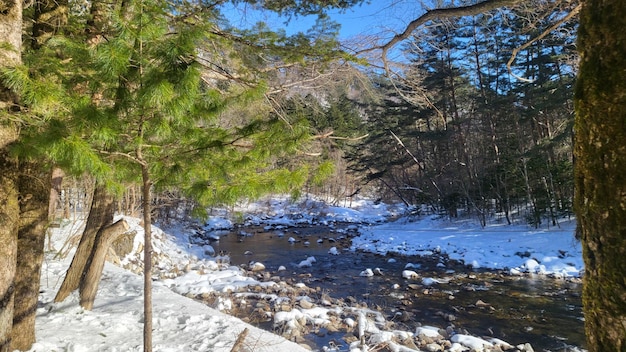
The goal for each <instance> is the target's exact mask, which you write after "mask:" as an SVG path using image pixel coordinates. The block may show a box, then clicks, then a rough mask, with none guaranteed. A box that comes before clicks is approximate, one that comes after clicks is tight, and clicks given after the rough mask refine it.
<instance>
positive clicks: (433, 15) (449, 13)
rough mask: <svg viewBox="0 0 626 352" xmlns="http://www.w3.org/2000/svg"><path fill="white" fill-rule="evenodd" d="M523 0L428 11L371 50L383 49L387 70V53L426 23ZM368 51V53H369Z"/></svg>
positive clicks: (492, 0) (497, 0)
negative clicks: (400, 31)
mask: <svg viewBox="0 0 626 352" xmlns="http://www.w3.org/2000/svg"><path fill="white" fill-rule="evenodd" d="M522 1H523V0H485V1H481V2H479V3H476V4H473V5H468V6H457V7H448V8H440V9H433V10H428V11H426V12H425V13H424V14H423V15H421V16H420V17H418V18H416V19H414V20H413V21H411V22H410V23H409V24H408V25H407V26H406V28H405V29H404V31H403V32H402V33H399V34H396V35H395V36H393V38H391V40H389V41H388V42H387V43H385V44H383V45H382V46H380V47H378V48H372V49H369V50H375V49H381V50H382V54H381V55H382V59H383V63H384V66H385V68H387V66H388V64H387V53H388V52H389V50H390V49H391V48H393V47H394V46H395V45H396V44H398V43H399V42H401V41H403V40H405V39H408V38H409V37H410V36H411V34H412V33H413V32H414V31H415V30H416V29H417V28H418V27H420V26H421V25H423V24H424V23H426V22H428V21H431V20H434V19H442V18H452V17H461V16H473V15H478V14H480V13H484V12H487V11H491V10H494V9H498V8H502V7H510V6H513V5H516V4H518V3H521V2H522ZM369 50H368V51H369Z"/></svg>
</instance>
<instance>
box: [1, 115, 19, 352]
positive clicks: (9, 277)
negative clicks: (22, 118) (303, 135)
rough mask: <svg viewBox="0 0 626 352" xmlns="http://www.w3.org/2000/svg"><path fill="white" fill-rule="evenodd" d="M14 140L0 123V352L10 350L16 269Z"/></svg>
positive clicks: (17, 218) (16, 223) (11, 132)
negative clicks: (11, 148) (11, 146)
mask: <svg viewBox="0 0 626 352" xmlns="http://www.w3.org/2000/svg"><path fill="white" fill-rule="evenodd" d="M15 138H16V133H15V131H14V130H12V128H10V127H8V126H5V125H4V124H0V170H2V172H0V223H2V225H1V226H0V243H1V244H2V245H0V352H7V351H9V347H10V345H11V330H12V327H13V307H14V291H15V286H14V283H13V280H14V278H15V271H16V266H17V231H18V225H19V205H18V201H17V196H18V187H17V174H18V171H17V161H16V160H14V159H13V158H11V157H10V156H9V155H8V152H7V150H6V146H7V145H8V144H9V143H10V142H12V140H14V139H15Z"/></svg>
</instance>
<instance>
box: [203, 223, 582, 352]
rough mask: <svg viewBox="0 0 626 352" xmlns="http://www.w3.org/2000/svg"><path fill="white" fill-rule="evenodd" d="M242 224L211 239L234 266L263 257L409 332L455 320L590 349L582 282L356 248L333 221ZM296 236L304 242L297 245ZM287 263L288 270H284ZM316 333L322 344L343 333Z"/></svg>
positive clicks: (473, 330) (486, 331)
mask: <svg viewBox="0 0 626 352" xmlns="http://www.w3.org/2000/svg"><path fill="white" fill-rule="evenodd" d="M239 230H240V231H239V232H237V233H230V234H228V235H226V236H223V237H222V238H221V239H220V240H219V241H217V242H213V243H212V246H213V247H214V249H215V250H216V251H224V252H228V253H230V257H231V264H234V265H245V264H247V263H249V262H250V261H256V262H261V263H263V264H264V265H265V267H266V268H267V271H269V272H271V273H272V275H279V276H280V277H282V278H285V279H288V278H292V279H294V280H296V281H297V282H298V281H299V282H304V283H305V284H306V285H307V286H309V287H319V288H320V292H325V293H328V294H329V295H330V296H332V297H337V298H338V297H342V298H347V299H354V300H358V301H360V302H366V303H367V304H368V306H370V307H377V308H380V309H381V310H382V311H383V312H384V313H385V315H386V316H387V317H389V319H394V320H395V321H396V322H397V324H399V325H400V326H403V327H405V328H406V329H407V330H409V331H412V330H414V329H415V327H416V326H417V325H418V324H424V325H434V326H439V327H443V328H445V327H446V326H448V325H450V324H454V325H455V326H456V328H458V329H465V330H467V331H468V332H469V333H470V334H472V335H477V336H494V337H498V338H500V339H503V340H505V341H507V342H509V343H511V344H513V345H517V344H520V343H526V342H530V343H531V344H532V346H533V347H534V349H535V351H558V350H563V349H566V348H567V347H568V346H576V347H581V348H584V343H585V340H584V331H583V318H582V317H583V313H582V302H581V284H580V282H579V281H578V280H569V281H566V280H554V279H549V278H545V277H541V278H538V277H535V278H532V277H513V276H509V275H504V274H502V273H499V272H493V271H478V272H477V271H473V270H471V269H470V268H468V267H466V266H464V265H462V263H458V262H454V261H451V260H447V258H446V257H445V256H440V255H436V254H434V255H433V256H429V257H406V256H381V255H376V254H371V253H361V252H352V251H349V250H347V249H348V248H349V235H348V234H347V233H345V232H333V231H334V230H331V229H329V228H328V227H320V226H316V227H307V228H290V229H273V230H268V229H267V228H266V229H264V228H261V227H259V228H245V229H239ZM340 231H341V230H340ZM290 237H292V238H294V239H295V240H296V241H297V242H295V243H290V242H289V240H288V239H289V238H290ZM305 243H308V244H305ZM331 247H336V248H337V249H338V252H339V255H332V254H330V253H329V250H330V248H331ZM309 256H314V257H315V258H316V262H315V263H314V264H313V265H312V266H311V267H302V268H301V267H299V265H298V264H299V263H300V262H301V261H302V260H304V259H306V258H307V257H309ZM390 259H391V260H390ZM407 263H413V264H416V265H417V266H418V268H414V269H411V270H414V271H416V272H417V273H418V274H419V275H420V276H421V277H422V278H423V277H431V278H435V279H440V280H441V281H445V283H438V284H435V285H431V286H427V285H424V284H423V283H422V282H421V279H416V280H406V279H404V278H402V275H401V273H402V271H403V270H404V268H405V265H406V264H407ZM280 266H284V267H285V268H286V270H284V271H281V272H277V270H278V268H279V267H280ZM366 268H371V269H374V268H380V269H381V270H382V272H383V274H384V275H381V276H373V277H363V276H360V273H361V272H362V271H363V270H365V269H366ZM394 317H396V318H394ZM266 327H267V326H266ZM312 338H313V340H314V342H315V343H316V344H318V345H320V346H321V345H323V344H324V343H326V342H327V341H328V340H330V339H331V338H334V339H340V338H341V335H337V336H329V335H326V336H314V337H312Z"/></svg>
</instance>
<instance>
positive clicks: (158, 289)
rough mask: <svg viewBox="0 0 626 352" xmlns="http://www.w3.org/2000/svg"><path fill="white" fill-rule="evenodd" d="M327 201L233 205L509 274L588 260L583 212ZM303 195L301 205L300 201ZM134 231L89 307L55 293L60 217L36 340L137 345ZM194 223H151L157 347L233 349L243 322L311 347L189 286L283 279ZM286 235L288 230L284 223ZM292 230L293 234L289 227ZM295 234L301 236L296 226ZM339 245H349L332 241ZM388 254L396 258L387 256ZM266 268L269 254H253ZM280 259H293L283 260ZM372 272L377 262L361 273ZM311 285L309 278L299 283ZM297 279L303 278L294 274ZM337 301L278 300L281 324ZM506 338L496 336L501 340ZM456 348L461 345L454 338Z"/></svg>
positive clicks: (262, 343) (275, 221)
mask: <svg viewBox="0 0 626 352" xmlns="http://www.w3.org/2000/svg"><path fill="white" fill-rule="evenodd" d="M345 205H346V207H339V206H328V205H325V204H323V202H320V201H317V200H315V199H307V200H306V201H305V202H304V203H300V204H297V205H294V204H292V203H290V201H289V200H288V198H287V197H285V198H272V199H269V200H266V201H264V202H256V203H247V204H242V205H240V206H239V207H235V208H234V209H232V210H233V211H235V212H237V213H244V214H251V215H248V217H247V221H246V222H247V224H266V225H268V226H269V227H270V228H272V229H280V228H285V227H290V226H295V225H297V224H326V225H328V226H330V227H331V228H332V226H334V224H335V223H336V222H339V221H350V222H354V223H355V224H357V225H351V226H350V227H349V228H346V229H345V230H341V231H339V230H337V231H336V232H337V233H345V232H346V231H354V232H356V231H358V236H356V237H354V238H352V247H351V249H350V250H353V251H354V250H364V251H369V252H374V253H378V254H383V255H384V254H388V253H392V252H393V253H399V254H404V255H431V254H433V253H441V254H446V255H448V256H449V258H450V259H455V260H458V261H461V262H463V263H465V264H466V265H470V266H473V267H475V268H491V269H502V270H508V271H509V272H510V274H513V275H515V274H519V275H521V274H528V275H546V276H553V277H556V278H567V277H579V276H580V275H581V273H582V270H583V261H582V250H581V245H580V244H579V243H577V242H576V241H575V239H574V229H575V221H574V220H563V221H561V223H560V224H559V226H551V227H549V228H547V227H543V228H538V229H535V228H532V227H529V226H526V225H520V224H517V225H503V224H491V225H487V226H486V227H484V228H482V227H480V226H479V225H478V223H477V221H473V220H466V221H455V222H451V221H449V220H447V219H442V218H438V217H436V216H425V217H422V218H418V219H415V218H405V217H400V218H399V219H398V220H396V221H394V222H385V221H384V220H385V219H386V218H387V217H389V216H390V215H398V214H399V213H401V211H402V209H401V208H400V207H392V206H389V205H384V204H376V203H374V202H371V201H368V200H365V199H362V200H357V201H354V202H352V203H351V204H350V207H347V205H348V204H345ZM296 206H297V208H296ZM125 219H126V220H127V221H128V222H129V224H130V226H131V230H132V231H134V233H135V237H134V241H133V249H132V250H131V253H129V254H128V255H126V256H124V257H122V258H119V260H118V263H117V264H118V265H120V266H123V268H121V267H118V266H115V265H113V264H111V263H107V264H106V265H105V268H104V273H103V277H102V281H101V282H100V286H99V291H98V296H97V297H96V301H95V305H94V308H93V310H92V311H85V310H83V309H82V308H80V306H79V304H78V295H77V293H76V292H74V293H72V295H70V297H69V298H68V299H66V300H65V301H64V302H61V303H53V298H54V295H55V294H56V292H57V290H58V287H59V286H60V284H61V282H62V280H63V276H64V275H65V271H66V270H67V267H68V266H69V263H70V260H71V256H72V255H73V253H71V252H70V253H69V255H68V256H66V257H65V258H58V256H55V254H56V253H57V252H59V251H61V250H62V249H64V248H65V247H66V246H67V238H68V236H69V233H70V232H73V233H77V231H76V228H77V225H76V223H75V222H66V223H64V224H63V226H62V227H61V228H58V229H52V230H51V231H52V242H51V246H52V250H51V251H49V252H48V254H47V256H46V260H45V262H44V264H43V268H42V277H41V294H40V305H39V307H38V309H37V318H36V336H37V343H36V344H35V345H34V346H33V348H32V349H31V350H30V352H44V351H58V352H64V351H65V352H70V351H72V352H82V351H96V350H97V351H102V352H108V351H110V352H114V351H116V352H117V351H140V350H142V330H143V293H142V291H143V279H142V277H141V276H140V275H138V273H140V272H141V270H142V267H143V264H142V259H143V257H142V253H141V248H142V247H143V229H142V228H141V226H140V220H139V219H134V218H128V217H125ZM232 228H233V224H232V222H231V221H230V220H228V217H227V216H226V215H225V214H224V213H220V214H217V215H215V216H213V217H211V218H210V220H209V221H208V222H207V224H206V225H204V230H205V231H207V233H209V234H210V236H212V237H211V238H214V239H217V238H219V235H220V234H221V232H220V231H224V230H225V229H232ZM190 233H191V231H190V230H189V229H186V228H184V227H183V225H182V224H181V225H177V226H170V227H168V229H167V231H163V230H161V229H160V228H158V227H156V226H155V227H154V228H153V241H154V243H153V245H154V253H155V258H156V261H157V263H156V265H155V266H156V267H157V268H158V269H159V270H160V274H159V275H156V276H155V277H154V281H153V285H154V288H153V290H154V291H153V307H154V313H153V316H154V318H153V322H154V326H153V327H154V332H153V341H154V351H155V352H156V351H168V352H169V351H230V349H231V348H232V345H233V343H234V341H235V340H236V339H237V337H238V335H239V333H240V332H241V331H243V330H244V329H245V328H247V329H248V330H249V333H248V335H247V338H246V341H245V343H246V344H247V345H248V346H249V349H250V350H254V351H270V350H272V351H276V352H281V351H289V352H297V351H306V350H307V349H306V348H304V347H302V346H300V345H298V344H296V343H293V342H290V341H287V340H285V339H284V338H282V337H279V336H277V335H274V334H272V333H270V332H267V331H264V330H260V329H257V328H255V327H253V326H251V325H248V324H246V323H244V322H242V321H241V320H239V319H237V318H234V317H231V316H229V315H226V314H225V313H223V312H220V311H218V310H216V309H212V308H210V307H208V306H207V305H205V304H202V303H200V302H197V301H194V300H192V299H190V298H186V297H184V295H193V296H196V295H202V294H208V293H211V292H242V291H245V290H246V288H248V287H251V286H266V285H275V284H276V283H273V282H263V283H261V282H258V281H256V280H255V279H254V278H251V277H249V276H246V275H245V272H244V271H243V270H242V269H241V268H239V267H234V266H229V264H228V258H227V256H225V255H223V256H219V257H213V255H215V251H214V250H213V248H212V247H211V246H208V245H206V244H203V245H201V246H199V245H194V244H192V243H191V241H190ZM283 235H284V234H283ZM285 240H286V241H287V239H285ZM288 241H290V242H291V241H293V242H295V241H296V240H295V239H293V238H291V237H290V238H289V239H288ZM333 248H334V249H331V250H330V252H331V253H332V254H333V255H342V252H340V251H338V250H337V249H336V248H335V247H333ZM390 260H391V259H390ZM315 262H316V259H315V258H314V257H307V258H306V259H304V260H302V261H301V262H300V264H299V265H298V266H300V267H303V268H306V267H311V266H313V265H314V263H315ZM251 265H252V266H254V265H256V266H257V269H259V270H261V269H260V266H261V265H262V264H261V263H251ZM281 269H283V270H284V267H282V268H281ZM417 271H419V265H418V264H416V265H413V264H411V263H409V264H407V266H406V268H405V270H404V271H403V272H402V276H403V277H404V278H406V279H412V280H414V279H418V278H420V276H419V274H418V272H417ZM370 275H373V271H372V270H371V269H365V270H364V276H370ZM422 280H423V281H422V282H423V283H424V284H425V285H429V284H437V283H438V282H437V280H436V279H433V278H423V279H422ZM302 285H304V284H302ZM296 286H297V285H296ZM232 304H233V303H232V302H231V301H230V300H228V299H223V298H220V301H219V304H217V307H219V308H220V309H221V310H223V311H228V310H230V309H231V308H232ZM330 311H331V310H329V309H326V308H319V307H316V308H315V309H293V310H292V311H291V312H277V313H276V314H275V316H274V324H279V325H284V326H287V327H289V328H295V327H296V326H297V324H303V323H304V322H305V321H306V320H309V321H314V322H315V323H317V324H322V323H323V322H324V321H325V320H327V319H328V313H329V312H330ZM357 317H358V318H357V321H354V320H353V319H350V318H348V319H346V320H345V324H346V325H348V326H352V327H358V330H359V331H358V334H359V335H362V334H364V333H365V332H368V333H372V334H378V335H377V338H379V339H392V338H393V336H394V334H397V333H400V332H384V331H380V329H379V328H378V327H377V326H376V324H375V323H374V322H372V321H370V320H369V319H368V318H367V317H366V316H365V315H364V314H362V313H360V315H357ZM420 333H421V334H435V333H437V334H438V330H437V328H431V327H423V328H420V329H418V331H416V334H420ZM452 342H454V345H453V346H454V347H453V348H459V349H458V350H462V349H460V348H462V347H463V346H464V347H468V348H474V349H476V350H480V349H482V348H483V346H489V345H492V344H496V342H495V340H492V342H489V341H486V340H482V339H479V338H476V337H472V336H467V335H459V334H457V335H454V336H452ZM498 343H499V341H498ZM451 350H452V349H451Z"/></svg>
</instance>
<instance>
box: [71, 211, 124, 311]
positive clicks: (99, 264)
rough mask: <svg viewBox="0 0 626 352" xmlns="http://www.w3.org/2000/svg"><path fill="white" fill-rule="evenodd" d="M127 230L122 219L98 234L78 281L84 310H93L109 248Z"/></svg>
mask: <svg viewBox="0 0 626 352" xmlns="http://www.w3.org/2000/svg"><path fill="white" fill-rule="evenodd" d="M129 228H130V226H128V223H127V222H126V220H123V219H122V220H118V221H116V222H115V223H114V224H112V225H110V226H107V227H103V228H102V229H100V231H99V232H98V235H97V236H96V241H95V243H94V246H93V251H92V254H91V261H90V265H89V266H88V267H87V271H86V273H85V275H83V278H82V280H81V281H80V305H81V307H83V308H84V309H86V310H91V309H92V308H93V303H94V301H95V299H96V293H97V292H98V285H99V284H100V277H101V276H102V270H103V269H104V262H105V259H106V255H107V250H108V249H109V246H110V245H111V243H113V242H114V241H115V240H116V239H117V238H118V237H119V236H120V235H121V234H123V233H125V232H126V231H128V229H129Z"/></svg>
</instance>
